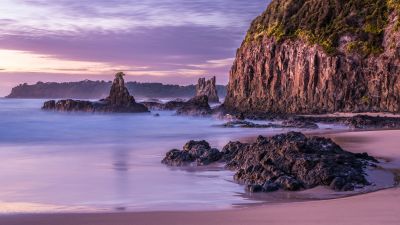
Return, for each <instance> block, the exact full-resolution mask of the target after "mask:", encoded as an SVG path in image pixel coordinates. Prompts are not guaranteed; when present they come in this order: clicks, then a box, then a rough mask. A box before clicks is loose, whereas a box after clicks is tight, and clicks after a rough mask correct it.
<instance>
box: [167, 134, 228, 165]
mask: <svg viewBox="0 0 400 225" xmlns="http://www.w3.org/2000/svg"><path fill="white" fill-rule="evenodd" d="M221 157H222V153H221V152H220V151H218V149H215V148H211V147H210V144H209V143H208V142H206V141H204V140H203V141H189V142H188V143H186V144H185V145H184V146H183V150H177V149H173V150H171V151H169V152H168V153H167V154H166V156H165V158H164V159H163V160H162V163H164V164H166V165H169V166H189V165H192V164H195V165H198V166H202V165H209V164H211V163H214V162H217V161H219V160H220V159H221Z"/></svg>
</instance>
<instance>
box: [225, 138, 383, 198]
mask: <svg viewBox="0 0 400 225" xmlns="http://www.w3.org/2000/svg"><path fill="white" fill-rule="evenodd" d="M222 152H223V153H224V155H227V156H228V157H227V158H226V159H227V167H228V168H230V169H234V170H237V172H236V174H235V180H237V181H238V182H240V183H244V184H249V185H256V186H259V187H264V189H265V191H267V189H268V188H269V185H271V184H274V185H276V186H279V187H281V188H283V189H284V190H289V191H296V190H299V189H302V188H306V189H307V188H313V187H316V186H319V185H323V186H330V187H331V188H332V189H334V190H338V191H339V190H344V191H348V190H353V189H354V187H356V186H364V185H368V182H367V180H366V178H365V176H364V168H365V166H367V165H368V164H369V162H368V160H370V161H372V162H376V160H375V159H374V158H372V157H369V156H368V155H366V154H353V153H350V152H346V151H344V150H343V149H342V148H340V146H338V145H337V144H335V143H334V142H333V141H332V140H330V139H326V138H320V137H311V138H307V137H306V136H304V135H303V134H301V133H297V132H290V133H287V134H281V135H277V136H274V137H271V138H265V137H262V136H260V137H259V138H258V139H257V141H256V142H255V143H250V144H243V143H240V142H231V143H229V144H228V145H227V146H225V147H224V149H223V151H222ZM365 160H367V161H365ZM256 189H257V188H256Z"/></svg>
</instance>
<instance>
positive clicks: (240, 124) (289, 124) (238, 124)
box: [222, 119, 319, 129]
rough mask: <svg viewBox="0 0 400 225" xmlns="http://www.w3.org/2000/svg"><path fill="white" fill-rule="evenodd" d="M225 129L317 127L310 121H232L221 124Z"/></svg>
mask: <svg viewBox="0 0 400 225" xmlns="http://www.w3.org/2000/svg"><path fill="white" fill-rule="evenodd" d="M222 127H227V128H282V129H283V128H300V129H318V128H319V127H318V125H317V124H315V123H313V122H310V121H302V120H294V119H291V120H285V121H283V122H282V123H267V124H258V123H253V122H250V121H245V120H234V121H229V122H226V123H224V124H222Z"/></svg>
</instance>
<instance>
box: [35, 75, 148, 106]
mask: <svg viewBox="0 0 400 225" xmlns="http://www.w3.org/2000/svg"><path fill="white" fill-rule="evenodd" d="M123 76H124V74H123V73H122V72H120V73H117V74H116V75H115V79H114V82H113V84H112V86H111V90H110V95H109V96H108V97H107V98H106V99H102V100H100V101H98V102H90V101H79V100H72V99H68V100H60V101H58V102H55V101H54V100H51V101H47V102H45V103H44V105H43V107H42V109H43V110H54V111H65V112H77V111H81V112H119V113H142V112H148V111H149V110H148V109H147V107H146V106H144V105H142V104H139V103H136V102H135V99H134V97H133V96H131V95H130V94H129V91H128V89H127V88H126V87H125V82H124V78H123Z"/></svg>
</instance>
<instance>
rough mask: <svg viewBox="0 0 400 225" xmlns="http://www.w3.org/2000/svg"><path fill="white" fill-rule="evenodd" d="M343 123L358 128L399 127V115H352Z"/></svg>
mask: <svg viewBox="0 0 400 225" xmlns="http://www.w3.org/2000/svg"><path fill="white" fill-rule="evenodd" d="M344 124H346V125H348V126H350V127H352V128H359V129H367V128H386V129H389V128H400V117H380V116H377V117H373V116H366V115H358V116H353V117H350V118H348V119H346V121H345V122H344Z"/></svg>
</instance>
